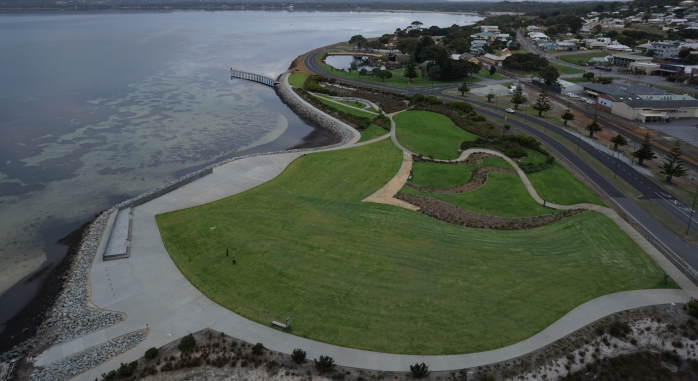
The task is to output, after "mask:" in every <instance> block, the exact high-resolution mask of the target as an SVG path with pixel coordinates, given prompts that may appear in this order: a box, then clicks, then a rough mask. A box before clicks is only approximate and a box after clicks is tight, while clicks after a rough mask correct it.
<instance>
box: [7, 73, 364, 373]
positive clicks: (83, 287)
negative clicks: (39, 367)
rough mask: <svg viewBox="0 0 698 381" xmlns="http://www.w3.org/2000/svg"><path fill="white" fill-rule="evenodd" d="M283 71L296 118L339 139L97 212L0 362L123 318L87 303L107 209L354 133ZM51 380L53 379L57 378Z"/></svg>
mask: <svg viewBox="0 0 698 381" xmlns="http://www.w3.org/2000/svg"><path fill="white" fill-rule="evenodd" d="M285 75H286V73H284V74H282V75H280V76H279V81H280V82H282V83H281V84H279V85H277V86H275V90H276V93H277V95H278V96H279V98H281V100H282V101H283V102H284V103H285V104H286V105H287V106H288V107H289V108H291V109H292V110H293V111H294V112H295V113H297V114H298V115H299V116H300V117H302V118H305V119H308V120H310V121H312V122H314V123H316V124H317V125H319V126H320V127H322V128H324V129H326V130H328V131H330V132H332V133H334V134H336V135H337V136H338V137H339V139H340V140H339V142H338V143H336V144H332V145H329V146H325V147H316V148H302V149H292V150H284V151H275V152H267V153H258V154H252V155H246V156H239V157H235V158H230V159H227V160H224V161H221V162H218V163H215V164H212V165H209V166H207V167H206V168H202V169H200V170H198V171H195V172H193V173H189V174H187V175H184V176H182V177H179V178H177V179H174V180H172V181H169V182H167V183H165V184H163V185H161V186H158V187H155V188H153V189H151V190H149V191H147V192H145V193H142V194H140V195H138V196H136V197H133V198H131V199H129V200H126V201H123V202H121V203H119V204H117V205H114V206H113V207H111V208H110V209H108V210H106V211H104V212H102V213H101V214H100V215H99V216H98V217H97V218H95V220H94V221H93V222H92V223H91V224H90V226H89V227H88V228H87V230H86V232H85V234H84V235H83V238H82V242H81V244H80V249H79V251H78V253H77V254H76V256H75V259H74V260H73V263H72V264H71V266H70V269H69V270H68V272H67V274H66V281H65V283H64V287H63V291H61V292H60V293H59V296H58V297H57V300H56V303H55V304H54V306H53V308H52V309H51V310H50V311H49V312H48V313H47V314H46V317H45V319H44V322H43V323H42V324H41V326H40V327H39V329H38V330H37V332H36V335H35V336H34V337H33V338H31V339H29V340H27V341H25V342H23V343H21V344H19V345H17V346H15V347H13V348H12V349H11V350H9V351H7V352H5V353H2V354H0V362H5V361H15V360H17V359H20V358H23V357H25V356H26V355H27V354H28V350H29V349H31V348H32V347H33V346H34V344H35V343H36V342H37V341H38V340H40V339H41V340H45V341H46V342H45V343H44V344H45V345H49V346H53V345H56V344H60V343H64V342H67V341H71V340H74V339H77V338H80V337H83V336H85V335H88V334H90V333H93V332H97V331H100V330H102V329H105V328H107V327H109V326H112V325H114V324H118V323H120V322H121V321H123V320H124V319H125V316H124V315H123V314H122V313H120V312H114V311H106V310H102V309H99V308H97V307H96V306H94V305H93V304H92V303H90V300H89V299H90V293H89V273H90V269H91V266H92V262H93V261H94V258H95V255H96V254H97V249H98V247H99V243H100V241H101V239H102V235H103V234H104V230H105V228H106V225H107V221H108V220H109V216H110V215H111V214H112V213H114V212H116V211H118V210H120V209H123V208H125V207H128V206H130V205H134V204H139V203H138V202H139V200H142V199H143V198H147V197H150V196H152V195H153V194H155V193H159V192H163V191H164V190H166V189H168V188H170V189H171V190H174V189H176V186H175V185H177V184H178V183H182V182H190V181H191V178H192V177H200V176H201V175H202V174H203V173H204V172H207V171H208V172H210V171H211V170H212V169H213V168H216V167H219V166H222V165H225V164H228V163H231V162H233V161H236V160H242V159H246V158H249V157H254V156H262V155H276V154H281V153H292V152H312V151H318V150H326V149H331V148H335V147H339V146H342V145H345V144H347V143H349V142H350V141H351V140H352V139H353V138H354V132H353V131H352V129H350V128H349V127H348V126H347V125H345V124H344V123H342V122H340V121H338V120H336V119H334V118H331V117H329V116H328V115H326V114H324V113H322V112H320V111H319V110H316V109H315V108H314V107H312V106H311V105H310V104H308V103H307V102H305V101H304V100H302V99H301V98H300V97H299V96H298V95H297V94H296V93H294V92H293V91H291V90H290V89H288V88H287V86H286V85H285V78H284V76H285ZM134 345H135V344H134ZM88 350H91V349H88ZM51 366H53V364H52V365H50V366H49V367H51ZM71 372H72V371H68V372H67V373H65V374H70V373H71ZM35 374H38V373H35ZM72 374H77V373H72ZM55 379H56V380H58V379H59V378H55Z"/></svg>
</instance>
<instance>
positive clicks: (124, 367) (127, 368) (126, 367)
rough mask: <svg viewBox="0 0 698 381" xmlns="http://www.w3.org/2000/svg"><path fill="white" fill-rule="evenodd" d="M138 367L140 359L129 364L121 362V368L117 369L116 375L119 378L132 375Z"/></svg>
mask: <svg viewBox="0 0 698 381" xmlns="http://www.w3.org/2000/svg"><path fill="white" fill-rule="evenodd" d="M137 367H138V361H134V362H131V363H128V364H124V363H121V365H119V369H117V370H116V377H118V378H125V377H130V376H131V375H132V374H133V371H134V370H136V368H137Z"/></svg>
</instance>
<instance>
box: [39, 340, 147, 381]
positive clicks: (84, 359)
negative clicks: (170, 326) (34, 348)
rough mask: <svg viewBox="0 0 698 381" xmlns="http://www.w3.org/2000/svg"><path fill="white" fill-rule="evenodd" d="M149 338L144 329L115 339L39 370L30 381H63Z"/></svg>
mask: <svg viewBox="0 0 698 381" xmlns="http://www.w3.org/2000/svg"><path fill="white" fill-rule="evenodd" d="M146 337H147V334H146V331H145V330H144V329H141V330H138V331H135V332H131V333H128V334H126V335H123V336H121V337H117V338H114V339H112V340H109V341H107V342H106V343H104V344H100V345H95V346H93V347H90V348H87V349H85V350H84V351H80V352H78V353H76V354H74V355H72V356H70V357H65V358H63V359H62V360H60V361H56V362H54V363H52V364H50V365H47V366H46V367H44V368H43V369H41V370H37V371H35V372H34V373H32V375H31V376H29V378H28V380H29V381H39V380H41V381H63V380H66V379H68V378H71V377H74V376H75V375H77V374H80V373H82V372H85V371H87V370H90V369H92V368H94V367H96V366H98V365H99V364H101V363H103V362H105V361H108V360H110V359H112V358H114V357H116V356H118V355H119V354H121V353H124V352H126V351H127V350H129V349H131V348H133V347H135V346H136V345H138V343H140V342H141V341H143V340H145V338H146Z"/></svg>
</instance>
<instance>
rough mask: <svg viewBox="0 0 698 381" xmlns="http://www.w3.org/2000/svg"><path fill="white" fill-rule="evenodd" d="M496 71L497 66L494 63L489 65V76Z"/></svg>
mask: <svg viewBox="0 0 698 381" xmlns="http://www.w3.org/2000/svg"><path fill="white" fill-rule="evenodd" d="M496 72H497V68H496V67H495V66H494V65H492V66H490V77H492V76H493V75H494V73H496Z"/></svg>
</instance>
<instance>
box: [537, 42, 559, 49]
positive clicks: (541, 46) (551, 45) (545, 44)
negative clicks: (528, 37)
mask: <svg viewBox="0 0 698 381" xmlns="http://www.w3.org/2000/svg"><path fill="white" fill-rule="evenodd" d="M538 48H539V49H540V50H556V49H557V44H556V43H554V42H552V41H543V42H539V43H538Z"/></svg>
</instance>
